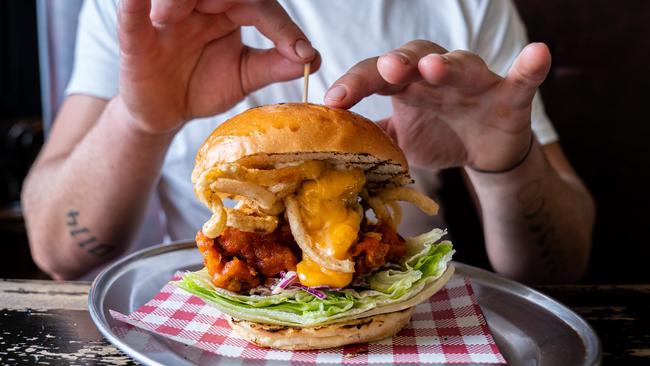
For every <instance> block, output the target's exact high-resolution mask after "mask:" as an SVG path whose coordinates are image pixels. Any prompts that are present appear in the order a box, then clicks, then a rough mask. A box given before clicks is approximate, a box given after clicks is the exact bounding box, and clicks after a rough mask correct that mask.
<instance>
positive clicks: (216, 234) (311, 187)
mask: <svg viewBox="0 0 650 366" xmlns="http://www.w3.org/2000/svg"><path fill="white" fill-rule="evenodd" d="M192 182H193V184H194V190H195V193H196V196H197V197H198V198H199V200H200V201H201V202H203V203H204V204H205V205H207V206H208V207H209V208H210V210H211V211H212V216H211V217H210V219H209V220H208V221H207V222H205V224H204V225H203V226H202V228H201V230H199V232H198V233H197V235H196V243H197V246H198V249H199V251H200V252H201V254H202V255H203V259H204V264H205V267H204V268H203V269H202V270H200V271H198V272H189V273H186V274H185V275H184V276H183V278H182V279H181V280H180V281H178V282H177V283H176V285H177V286H179V287H181V288H183V289H185V290H187V291H188V292H190V293H192V294H194V295H197V296H198V297H200V298H201V299H203V300H204V301H205V302H206V303H208V304H210V305H212V306H214V307H216V308H217V309H218V310H220V311H221V312H223V313H224V314H226V315H227V317H228V321H229V323H230V325H231V326H232V328H233V330H234V331H235V332H237V333H238V334H240V335H241V336H243V337H244V338H245V339H247V340H248V341H250V342H254V343H255V344H257V345H259V346H262V347H270V348H276V349H291V350H305V349H321V348H330V347H338V346H343V345H347V344H352V343H360V342H369V341H374V340H379V339H382V338H385V337H388V336H392V335H394V334H396V333H397V332H399V330H400V329H402V328H403V327H404V326H405V325H406V324H408V322H409V321H410V318H411V315H412V313H413V311H414V307H415V306H416V305H417V304H419V303H421V302H423V301H426V300H427V299H428V298H429V297H430V296H431V295H433V294H434V293H435V292H436V291H438V290H439V289H440V288H441V287H443V286H444V285H445V283H446V282H447V281H448V280H449V278H450V277H451V275H452V273H453V271H454V268H453V266H452V264H451V263H450V260H451V256H452V254H453V248H452V245H451V243H450V242H449V241H446V240H441V239H442V237H443V236H444V235H445V234H446V232H445V231H444V230H441V229H438V228H435V229H433V230H432V231H430V232H428V233H424V234H421V235H419V236H416V237H410V238H403V237H402V236H400V235H399V234H398V233H397V231H396V230H397V227H398V225H399V222H400V219H401V208H400V207H401V206H400V203H399V202H400V201H405V202H408V203H409V204H413V205H415V206H417V207H418V208H419V209H421V210H422V211H424V212H425V213H426V214H429V215H435V214H436V213H437V210H438V206H437V205H436V203H435V202H434V201H433V200H431V199H430V198H429V197H426V196H424V195H422V194H420V193H418V192H417V191H415V190H413V189H412V188H410V187H408V185H409V184H411V183H412V179H411V177H410V176H409V168H408V163H407V161H406V158H405V157H404V154H403V153H402V151H401V150H400V148H399V147H398V146H397V145H396V144H395V143H394V142H393V141H392V140H391V139H390V137H388V136H387V135H386V134H385V133H384V132H383V130H382V129H381V128H379V127H378V126H377V125H375V124H374V123H373V122H371V121H370V120H368V119H366V118H364V117H362V116H360V115H358V114H355V113H352V112H349V111H346V110H341V109H333V108H329V107H326V106H322V105H314V104H307V103H293V104H277V105H268V106H262V107H258V108H253V109H250V110H248V111H245V112H243V113H241V114H239V115H237V116H235V117H233V118H231V119H230V120H228V121H226V122H224V123H223V124H221V125H220V126H218V127H217V128H216V129H215V130H214V132H213V133H212V134H211V135H210V136H209V137H208V138H207V140H206V141H205V142H204V144H203V145H202V146H201V147H200V149H199V151H198V153H197V156H196V164H195V166H194V170H193V172H192Z"/></svg>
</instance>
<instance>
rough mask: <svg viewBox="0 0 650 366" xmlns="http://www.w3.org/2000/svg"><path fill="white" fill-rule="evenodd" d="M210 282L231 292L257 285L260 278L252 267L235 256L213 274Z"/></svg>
mask: <svg viewBox="0 0 650 366" xmlns="http://www.w3.org/2000/svg"><path fill="white" fill-rule="evenodd" d="M212 283H213V284H214V285H215V286H217V287H221V288H225V289H226V290H230V291H232V292H241V291H247V290H249V289H251V288H253V287H257V286H258V285H259V284H260V278H259V277H258V275H257V272H255V270H254V269H253V268H251V267H250V266H249V265H248V264H246V263H245V262H243V261H241V260H239V258H237V257H235V258H233V259H232V260H231V261H230V262H228V263H226V265H225V266H223V269H222V270H221V272H220V273H218V274H215V275H214V276H213V278H212Z"/></svg>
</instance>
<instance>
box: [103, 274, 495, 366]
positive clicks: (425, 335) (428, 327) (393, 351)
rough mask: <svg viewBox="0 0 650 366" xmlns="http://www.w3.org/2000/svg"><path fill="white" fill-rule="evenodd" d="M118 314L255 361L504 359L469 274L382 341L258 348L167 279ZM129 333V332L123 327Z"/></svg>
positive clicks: (119, 317) (170, 335)
mask: <svg viewBox="0 0 650 366" xmlns="http://www.w3.org/2000/svg"><path fill="white" fill-rule="evenodd" d="M110 313H111V315H112V316H113V318H115V319H117V320H120V321H123V322H125V323H128V324H131V325H134V326H136V327H138V328H141V329H144V330H147V331H150V332H153V333H155V334H158V335H161V336H164V337H167V338H170V339H172V340H175V341H178V342H181V343H184V344H186V345H190V346H193V347H197V348H199V349H201V350H203V351H208V352H211V353H213V354H217V355H220V356H227V357H237V358H240V359H245V360H256V361H269V360H279V361H290V362H291V363H335V364H354V365H367V364H376V363H383V364H390V363H493V364H497V363H505V360H504V358H503V356H502V355H501V353H500V352H499V349H498V347H497V346H496V344H495V343H494V339H493V338H492V335H491V334H490V329H489V328H488V326H487V323H486V322H485V317H484V316H483V313H482V312H481V308H480V307H479V305H478V304H477V302H476V298H475V297H474V291H473V290H472V286H471V283H470V280H469V278H464V277H460V276H453V277H452V279H451V280H450V281H449V282H448V283H447V285H446V286H445V287H444V288H443V289H442V290H440V291H438V292H437V293H436V294H435V295H434V296H432V297H431V298H430V299H429V301H427V302H424V303H422V304H420V305H418V306H417V307H416V308H415V312H414V314H413V318H412V319H411V322H410V324H409V325H407V326H406V327H405V328H404V329H402V330H401V331H400V332H399V333H398V334H397V335H395V336H393V337H390V338H386V339H384V340H381V341H377V342H372V343H366V344H358V345H350V346H345V347H339V348H330V349H324V350H317V351H282V350H271V349H266V348H261V347H258V346H256V345H254V344H252V343H249V342H247V341H246V340H244V339H242V338H241V337H240V336H238V335H237V334H236V333H235V332H233V331H232V330H231V328H230V325H228V322H227V321H226V318H225V315H224V314H222V313H221V312H219V310H217V309H215V308H214V307H212V306H209V305H206V304H205V302H203V300H201V299H200V298H198V297H196V296H194V295H191V294H189V293H187V292H185V291H184V290H181V289H179V288H177V287H175V286H174V285H172V284H170V283H168V284H167V285H165V287H163V289H162V290H161V291H160V292H159V293H158V294H157V295H156V296H154V298H153V299H152V300H151V301H149V302H148V303H146V304H145V305H144V306H142V307H141V308H139V309H138V310H136V311H135V312H133V313H132V314H131V315H128V316H126V315H123V314H120V313H119V312H117V311H113V310H110ZM121 333H122V335H123V337H125V338H126V337H128V336H129V334H128V333H129V332H128V331H124V330H122V331H121Z"/></svg>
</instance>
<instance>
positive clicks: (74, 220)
mask: <svg viewBox="0 0 650 366" xmlns="http://www.w3.org/2000/svg"><path fill="white" fill-rule="evenodd" d="M66 216H67V217H68V221H67V222H66V226H67V227H68V234H69V235H70V237H71V238H73V239H75V240H76V243H77V246H79V248H84V249H86V250H87V251H88V253H90V254H93V255H95V256H97V257H100V258H103V257H106V256H107V255H108V254H110V252H112V251H113V249H114V247H113V246H112V245H108V244H102V243H99V242H98V240H97V238H96V237H95V236H93V235H92V234H91V233H90V229H88V228H87V227H85V226H81V224H80V223H79V220H78V217H79V211H77V210H73V209H70V210H68V212H67V213H66Z"/></svg>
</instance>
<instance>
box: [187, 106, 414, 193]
mask: <svg viewBox="0 0 650 366" xmlns="http://www.w3.org/2000/svg"><path fill="white" fill-rule="evenodd" d="M306 160H329V161H331V162H333V163H339V164H345V165H347V166H350V165H352V166H355V167H359V168H363V169H364V170H365V172H366V178H367V180H368V182H369V183H370V184H373V185H382V186H383V185H387V184H390V185H393V186H401V185H405V184H408V183H411V178H410V177H409V175H408V170H409V168H408V163H407V161H406V158H405V157H404V154H403V153H402V151H401V150H400V148H399V147H398V146H397V145H396V144H395V143H394V142H393V141H392V140H391V139H390V137H388V135H386V134H385V133H384V131H383V130H382V129H381V128H380V127H379V126H377V125H376V124H375V123H373V122H372V121H370V120H368V119H366V118H364V117H362V116H360V115H358V114H356V113H353V112H349V111H346V110H343V109H334V108H329V107H326V106H322V105H315V104H308V103H286V104H275V105H268V106H262V107H258V108H252V109H249V110H248V111H245V112H243V113H241V114H239V115H237V116H235V117H233V118H231V119H229V120H228V121H226V122H224V123H223V124H221V125H220V126H219V127H217V128H216V129H215V130H214V131H213V133H212V134H211V135H210V136H209V137H208V138H207V140H206V141H205V142H204V143H203V145H202V146H201V148H200V149H199V151H198V153H197V155H196V164H195V166H194V170H193V172H192V182H194V183H196V181H197V180H198V178H199V176H200V175H201V173H203V172H205V171H206V170H208V169H210V168H212V167H214V166H215V165H217V164H224V163H237V164H241V165H245V166H249V167H255V166H258V167H273V166H277V165H278V164H284V163H291V162H299V161H306Z"/></svg>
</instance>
